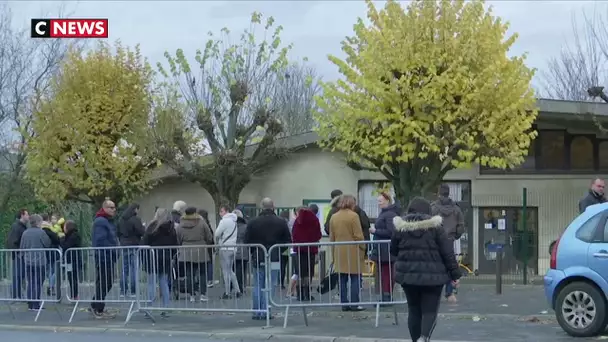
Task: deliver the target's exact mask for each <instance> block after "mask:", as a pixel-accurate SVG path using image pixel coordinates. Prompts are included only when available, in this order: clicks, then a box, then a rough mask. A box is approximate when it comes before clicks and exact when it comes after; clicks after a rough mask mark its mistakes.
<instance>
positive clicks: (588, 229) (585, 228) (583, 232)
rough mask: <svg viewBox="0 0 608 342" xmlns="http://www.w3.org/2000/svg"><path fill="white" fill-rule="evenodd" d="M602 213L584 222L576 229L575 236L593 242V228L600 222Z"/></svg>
mask: <svg viewBox="0 0 608 342" xmlns="http://www.w3.org/2000/svg"><path fill="white" fill-rule="evenodd" d="M601 218H602V213H599V214H597V215H595V216H593V217H592V218H590V219H589V220H587V222H585V223H584V224H583V225H582V226H581V227H580V228H579V229H578V230H577V231H576V238H577V239H579V240H582V241H585V242H593V240H594V239H595V228H597V225H598V224H599V223H600V219H601Z"/></svg>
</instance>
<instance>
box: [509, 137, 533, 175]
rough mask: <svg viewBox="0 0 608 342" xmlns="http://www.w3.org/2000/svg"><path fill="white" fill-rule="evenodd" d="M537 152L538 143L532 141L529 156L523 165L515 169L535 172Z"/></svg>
mask: <svg viewBox="0 0 608 342" xmlns="http://www.w3.org/2000/svg"><path fill="white" fill-rule="evenodd" d="M535 150H536V142H535V141H531V142H530V147H529V148H528V155H527V156H525V157H524V158H525V159H524V161H523V163H521V164H520V165H518V166H516V167H514V169H530V170H534V169H535V168H536V154H535Z"/></svg>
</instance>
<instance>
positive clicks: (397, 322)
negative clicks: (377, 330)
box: [393, 305, 399, 325]
mask: <svg viewBox="0 0 608 342" xmlns="http://www.w3.org/2000/svg"><path fill="white" fill-rule="evenodd" d="M393 317H395V325H399V316H398V315H397V306H396V305H393Z"/></svg>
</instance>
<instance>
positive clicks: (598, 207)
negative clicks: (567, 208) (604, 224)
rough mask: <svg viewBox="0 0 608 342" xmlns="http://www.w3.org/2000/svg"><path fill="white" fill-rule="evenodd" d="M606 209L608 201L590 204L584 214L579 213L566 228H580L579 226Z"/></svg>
mask: <svg viewBox="0 0 608 342" xmlns="http://www.w3.org/2000/svg"><path fill="white" fill-rule="evenodd" d="M605 210H608V202H606V203H601V204H594V205H590V206H588V207H587V208H586V209H585V211H584V212H583V213H582V214H580V215H578V216H577V217H575V218H574V220H572V222H570V224H569V225H568V227H566V230H570V229H569V228H570V227H575V229H574V230H578V228H579V227H580V226H581V225H583V224H584V223H585V222H587V221H589V219H590V218H592V217H593V216H595V215H597V214H599V213H601V212H603V211H605Z"/></svg>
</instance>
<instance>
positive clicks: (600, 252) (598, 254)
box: [593, 249, 608, 259]
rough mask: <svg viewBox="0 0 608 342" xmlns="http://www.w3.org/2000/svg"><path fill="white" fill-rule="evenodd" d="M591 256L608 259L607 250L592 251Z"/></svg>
mask: <svg viewBox="0 0 608 342" xmlns="http://www.w3.org/2000/svg"><path fill="white" fill-rule="evenodd" d="M593 257H594V258H602V259H608V251H605V250H603V249H602V250H601V251H599V252H597V253H593Z"/></svg>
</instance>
